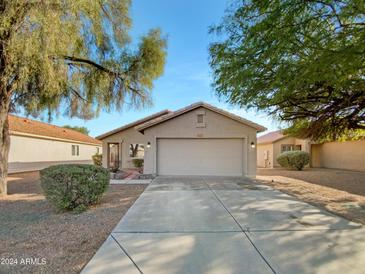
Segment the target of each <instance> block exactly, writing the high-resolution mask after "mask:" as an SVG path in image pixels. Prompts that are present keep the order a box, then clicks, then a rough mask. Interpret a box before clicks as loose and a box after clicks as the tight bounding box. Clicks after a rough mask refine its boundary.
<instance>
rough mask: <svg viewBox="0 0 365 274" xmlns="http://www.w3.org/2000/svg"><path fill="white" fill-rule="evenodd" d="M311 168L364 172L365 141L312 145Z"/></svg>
mask: <svg viewBox="0 0 365 274" xmlns="http://www.w3.org/2000/svg"><path fill="white" fill-rule="evenodd" d="M311 156H312V166H313V167H325V168H339V169H349V170H361V171H365V140H359V141H348V142H329V143H324V144H315V145H312V154H311Z"/></svg>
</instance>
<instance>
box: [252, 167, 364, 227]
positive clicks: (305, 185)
mask: <svg viewBox="0 0 365 274" xmlns="http://www.w3.org/2000/svg"><path fill="white" fill-rule="evenodd" d="M257 179H258V180H261V181H263V182H264V183H266V184H268V185H270V186H272V187H274V188H276V189H278V190H280V191H283V192H286V193H288V194H290V195H293V196H295V197H298V198H299V199H301V200H304V201H306V202H308V203H311V204H314V205H316V206H319V207H322V208H325V209H327V210H328V211H330V212H333V213H335V214H338V215H340V216H343V217H345V218H347V219H349V220H352V221H355V222H358V223H362V224H365V172H357V171H345V170H338V169H322V168H321V169H319V168H313V169H305V170H303V171H296V170H285V169H279V168H278V169H258V170H257Z"/></svg>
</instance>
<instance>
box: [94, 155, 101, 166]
mask: <svg viewBox="0 0 365 274" xmlns="http://www.w3.org/2000/svg"><path fill="white" fill-rule="evenodd" d="M92 159H93V162H94V165H96V166H102V165H103V156H102V155H101V154H99V153H96V154H94V155H93V156H92Z"/></svg>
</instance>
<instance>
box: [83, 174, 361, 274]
mask: <svg viewBox="0 0 365 274" xmlns="http://www.w3.org/2000/svg"><path fill="white" fill-rule="evenodd" d="M364 269H365V229H364V228H363V227H362V226H360V225H358V224H355V223H351V222H349V221H347V220H345V219H342V218H340V217H337V216H334V215H331V214H330V213H328V212H326V211H323V210H320V209H318V208H316V207H313V206H311V205H309V204H306V203H303V202H301V201H299V200H297V199H295V198H293V197H291V196H288V195H286V194H283V193H281V192H279V191H276V190H273V189H271V188H270V187H267V186H264V185H259V184H256V183H254V182H253V181H251V180H249V179H242V178H219V177H159V178H157V179H155V180H154V181H153V182H152V183H151V184H150V185H149V187H148V188H147V189H146V190H145V192H144V193H143V194H142V195H141V196H140V198H139V199H138V200H137V201H136V202H135V204H134V205H133V206H132V207H131V208H130V209H129V211H128V212H127V214H126V215H125V216H124V217H123V219H122V220H121V221H120V223H119V224H118V225H117V226H116V227H115V229H114V231H113V232H112V234H111V235H110V236H109V237H108V239H107V240H106V241H105V243H104V244H103V245H102V246H101V248H100V249H99V250H98V252H97V253H96V254H95V256H94V257H93V258H92V260H91V261H90V262H89V263H88V264H87V266H86V267H85V268H84V270H83V271H82V273H84V274H86V273H122V274H124V273H125V274H132V273H145V274H150V273H156V274H157V273H158V274H164V273H166V274H173V273H191V274H199V273H217V274H225V273H246V274H247V273H293V274H297V273H331V274H336V273H339V274H340V273H341V274H342V273H347V274H350V273H361V272H363V271H364Z"/></svg>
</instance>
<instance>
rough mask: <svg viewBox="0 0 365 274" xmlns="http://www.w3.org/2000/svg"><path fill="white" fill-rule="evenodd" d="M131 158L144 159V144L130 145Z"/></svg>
mask: <svg viewBox="0 0 365 274" xmlns="http://www.w3.org/2000/svg"><path fill="white" fill-rule="evenodd" d="M129 157H131V158H140V159H143V157H144V144H130V145H129Z"/></svg>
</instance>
